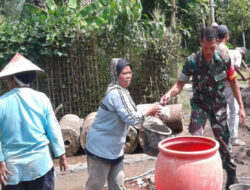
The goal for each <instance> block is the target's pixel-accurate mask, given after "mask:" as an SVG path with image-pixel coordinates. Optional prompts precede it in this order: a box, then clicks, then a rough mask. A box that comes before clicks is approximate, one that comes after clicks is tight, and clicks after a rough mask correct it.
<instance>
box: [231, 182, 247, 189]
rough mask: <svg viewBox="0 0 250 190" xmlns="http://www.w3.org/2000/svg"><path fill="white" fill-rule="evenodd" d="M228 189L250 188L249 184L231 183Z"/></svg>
mask: <svg viewBox="0 0 250 190" xmlns="http://www.w3.org/2000/svg"><path fill="white" fill-rule="evenodd" d="M229 189H230V190H250V184H243V183H238V184H233V185H231V186H230V187H229Z"/></svg>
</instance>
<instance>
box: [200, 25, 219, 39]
mask: <svg viewBox="0 0 250 190" xmlns="http://www.w3.org/2000/svg"><path fill="white" fill-rule="evenodd" d="M204 38H206V40H207V41H210V42H211V41H213V40H214V39H217V31H216V29H214V28H212V27H206V28H203V29H202V30H201V40H203V39H204Z"/></svg>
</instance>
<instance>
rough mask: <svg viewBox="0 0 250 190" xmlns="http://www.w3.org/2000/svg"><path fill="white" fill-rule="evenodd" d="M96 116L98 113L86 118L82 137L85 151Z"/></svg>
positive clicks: (82, 145) (81, 142) (81, 141)
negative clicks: (87, 138)
mask: <svg viewBox="0 0 250 190" xmlns="http://www.w3.org/2000/svg"><path fill="white" fill-rule="evenodd" d="M96 114H97V112H91V113H90V114H88V115H87V116H86V117H85V118H84V122H83V127H82V131H81V135H80V144H81V147H82V148H83V149H85V145H86V137H87V133H88V131H89V129H90V128H91V127H92V124H93V121H94V119H95V116H96Z"/></svg>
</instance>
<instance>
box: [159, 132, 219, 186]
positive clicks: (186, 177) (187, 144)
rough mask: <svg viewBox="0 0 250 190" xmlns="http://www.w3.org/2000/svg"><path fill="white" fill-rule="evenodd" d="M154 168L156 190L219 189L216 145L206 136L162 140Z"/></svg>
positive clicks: (216, 143)
mask: <svg viewBox="0 0 250 190" xmlns="http://www.w3.org/2000/svg"><path fill="white" fill-rule="evenodd" d="M158 148H159V150H160V153H159V155H158V157H157V160H156V167H155V188H156V190H221V189H222V184H223V169H222V162H221V158H220V155H219V152H218V148H219V143H218V142H217V141H215V140H213V139H211V138H207V137H196V136H190V137H175V138H170V139H165V140H162V141H161V142H160V143H159V145H158Z"/></svg>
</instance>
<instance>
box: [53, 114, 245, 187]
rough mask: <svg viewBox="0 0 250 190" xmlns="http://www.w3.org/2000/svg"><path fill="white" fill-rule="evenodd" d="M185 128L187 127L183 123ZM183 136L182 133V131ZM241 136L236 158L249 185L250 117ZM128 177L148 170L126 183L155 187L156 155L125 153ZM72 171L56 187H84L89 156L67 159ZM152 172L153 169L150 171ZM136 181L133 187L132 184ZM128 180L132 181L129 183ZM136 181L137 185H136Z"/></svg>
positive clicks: (208, 132)
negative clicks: (140, 176)
mask: <svg viewBox="0 0 250 190" xmlns="http://www.w3.org/2000/svg"><path fill="white" fill-rule="evenodd" d="M184 127H185V128H186V126H184ZM181 135H182V134H181ZM205 136H210V137H213V134H212V132H211V130H210V126H209V123H208V124H207V126H206V130H205ZM239 138H240V139H241V140H243V141H245V142H246V146H233V154H234V160H235V163H236V165H237V177H238V179H239V181H240V182H241V183H248V184H250V116H248V117H247V120H246V126H244V127H240V128H239ZM124 161H125V178H126V179H129V178H132V177H136V176H139V175H142V174H144V173H147V172H148V173H149V174H148V175H147V176H149V177H147V178H146V182H145V178H144V181H143V180H141V179H143V178H139V179H137V180H130V182H126V185H127V189H130V190H138V189H141V190H142V189H145V190H146V189H147V190H149V189H153V188H152V186H150V185H148V184H149V183H151V182H152V183H153V182H154V172H153V171H152V169H154V167H155V161H156V158H155V157H151V156H148V155H146V154H143V153H137V154H129V155H125V160H124ZM68 162H69V165H70V166H69V172H68V174H67V175H65V176H61V175H60V174H57V177H56V180H55V183H56V188H55V189H56V190H82V189H83V188H84V185H85V182H86V180H87V176H88V173H87V164H86V156H85V155H81V156H77V157H70V158H68ZM55 166H56V171H57V173H58V160H55ZM150 171H151V172H150ZM225 181H226V174H225V172H224V184H225ZM132 182H133V183H134V186H133V185H131V183H132ZM128 183H129V184H128ZM135 183H136V184H135Z"/></svg>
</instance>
